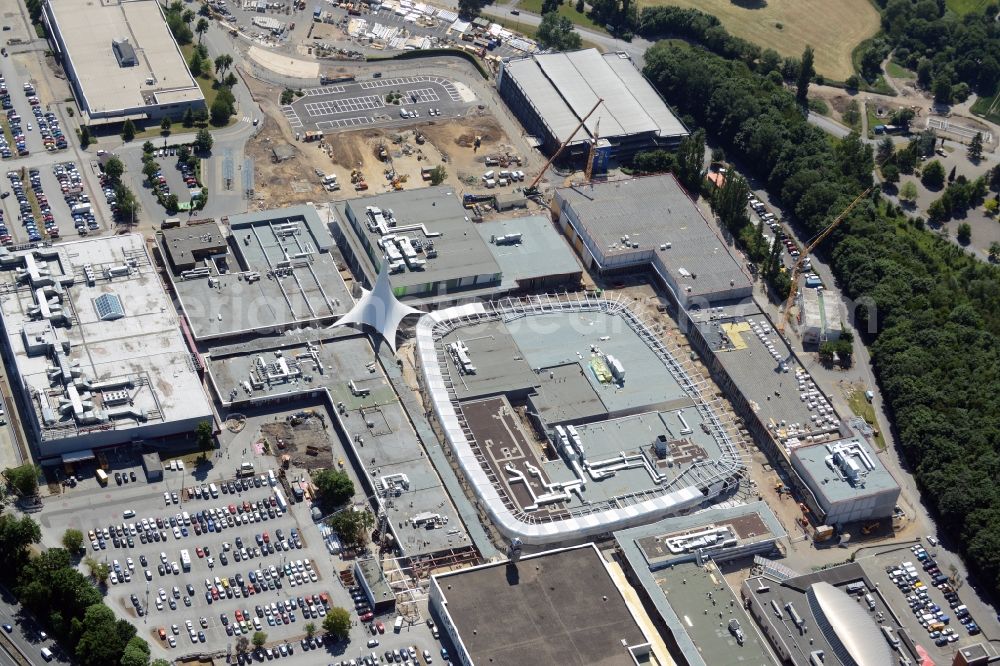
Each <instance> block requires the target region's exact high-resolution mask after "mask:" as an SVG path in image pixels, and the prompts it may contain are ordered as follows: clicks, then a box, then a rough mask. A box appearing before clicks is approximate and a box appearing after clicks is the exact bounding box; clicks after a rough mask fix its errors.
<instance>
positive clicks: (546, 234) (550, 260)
mask: <svg viewBox="0 0 1000 666" xmlns="http://www.w3.org/2000/svg"><path fill="white" fill-rule="evenodd" d="M476 231H478V232H479V235H480V236H481V237H482V239H483V240H484V241H485V242H486V243H487V248H489V250H490V253H491V254H492V255H493V258H494V259H496V261H497V263H498V264H499V265H500V270H501V272H502V273H503V281H502V283H501V286H502V287H504V288H514V287H516V286H517V283H518V282H522V281H526V280H531V279H532V278H538V277H544V276H548V275H568V274H572V273H580V272H581V271H582V269H581V268H580V262H579V261H577V258H576V255H575V254H574V253H573V250H572V248H570V246H569V245H568V244H567V243H566V241H565V240H564V239H563V237H562V235H561V234H560V233H559V232H558V231H557V230H556V228H555V227H554V226H553V225H552V222H550V221H549V220H548V219H547V218H545V217H541V216H539V215H529V216H527V217H515V218H513V219H509V220H494V221H492V222H483V223H482V224H477V225H476ZM510 234H521V240H520V241H519V242H517V243H510V244H502V243H500V244H498V243H495V242H491V239H493V238H497V237H500V236H508V235H510Z"/></svg>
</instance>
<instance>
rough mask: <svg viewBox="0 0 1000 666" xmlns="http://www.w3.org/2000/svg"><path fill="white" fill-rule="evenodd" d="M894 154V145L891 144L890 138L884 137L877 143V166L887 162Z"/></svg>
mask: <svg viewBox="0 0 1000 666" xmlns="http://www.w3.org/2000/svg"><path fill="white" fill-rule="evenodd" d="M895 152H896V145H895V144H894V143H893V142H892V139H891V138H890V137H885V138H883V139H882V140H881V141H879V142H878V150H877V151H876V152H875V159H876V160H878V162H879V164H883V163H885V162H887V161H888V160H889V158H891V157H892V156H893V155H894V154H895Z"/></svg>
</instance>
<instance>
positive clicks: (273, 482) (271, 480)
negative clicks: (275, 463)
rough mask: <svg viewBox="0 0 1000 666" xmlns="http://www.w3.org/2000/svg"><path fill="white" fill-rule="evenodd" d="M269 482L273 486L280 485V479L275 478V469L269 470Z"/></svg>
mask: <svg viewBox="0 0 1000 666" xmlns="http://www.w3.org/2000/svg"><path fill="white" fill-rule="evenodd" d="M267 482H268V483H270V484H271V485H272V486H276V485H278V480H277V479H276V478H274V470H273V469H269V470H267Z"/></svg>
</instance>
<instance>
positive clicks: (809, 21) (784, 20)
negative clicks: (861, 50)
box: [641, 0, 879, 81]
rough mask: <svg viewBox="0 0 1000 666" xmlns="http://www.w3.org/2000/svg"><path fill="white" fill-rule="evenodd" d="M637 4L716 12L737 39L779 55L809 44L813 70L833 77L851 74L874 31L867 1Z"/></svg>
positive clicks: (650, 0) (645, 0) (668, 0)
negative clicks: (855, 55)
mask: <svg viewBox="0 0 1000 666" xmlns="http://www.w3.org/2000/svg"><path fill="white" fill-rule="evenodd" d="M641 5H642V6H649V5H674V6H678V7H687V8H691V9H700V10H701V11H703V12H707V13H709V14H713V15H715V16H717V17H718V18H719V20H721V21H722V23H723V25H725V26H726V29H727V30H729V32H731V33H733V34H734V35H736V36H737V37H742V38H744V39H747V40H749V41H751V42H754V43H755V44H760V45H761V46H763V47H766V48H772V49H774V50H775V51H777V52H778V53H780V54H781V55H784V56H794V57H796V58H798V57H799V56H801V55H802V51H803V50H804V49H805V47H806V46H807V45H808V46H812V47H813V50H814V51H815V52H816V71H817V72H818V73H820V74H822V75H823V76H826V77H829V78H831V79H835V80H838V81H843V80H845V79H846V78H847V77H849V76H850V75H851V74H853V73H854V70H853V67H852V65H851V51H852V50H853V49H854V47H855V46H856V45H857V44H858V43H860V42H861V41H863V40H865V39H868V38H869V37H871V36H872V35H874V34H875V33H876V32H877V31H878V29H879V15H878V12H876V11H875V8H874V7H873V6H872V4H871V3H870V2H869V0H839V1H838V2H830V1H829V0H767V4H766V5H765V6H761V7H760V8H757V9H749V8H747V7H742V6H740V5H738V4H736V3H735V2H732V1H731V0H642V2H641ZM778 25H781V26H782V27H780V28H779V27H778Z"/></svg>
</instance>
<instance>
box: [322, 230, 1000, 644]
mask: <svg viewBox="0 0 1000 666" xmlns="http://www.w3.org/2000/svg"><path fill="white" fill-rule="evenodd" d="M998 245H1000V244H998ZM304 629H305V630H306V637H307V638H309V639H312V637H313V636H315V635H316V623H315V622H306V626H305V627H304Z"/></svg>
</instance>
